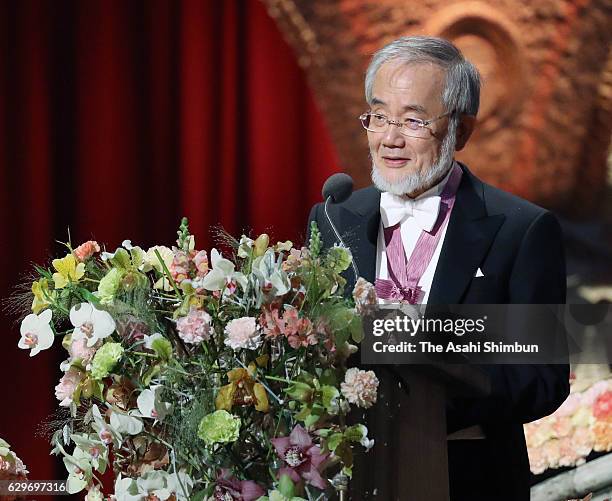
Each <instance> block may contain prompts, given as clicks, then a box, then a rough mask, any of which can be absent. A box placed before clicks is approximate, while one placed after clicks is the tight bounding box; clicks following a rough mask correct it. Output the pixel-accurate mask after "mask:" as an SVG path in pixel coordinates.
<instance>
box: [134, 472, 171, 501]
mask: <svg viewBox="0 0 612 501" xmlns="http://www.w3.org/2000/svg"><path fill="white" fill-rule="evenodd" d="M136 485H137V486H138V492H139V493H141V494H142V495H143V496H145V497H147V498H149V496H155V498H157V499H159V500H160V501H164V500H166V499H168V498H169V497H170V496H171V495H172V491H171V490H170V489H169V488H168V474H167V473H166V472H165V471H155V470H153V471H148V472H147V473H145V475H143V476H142V477H140V478H139V479H138V480H136Z"/></svg>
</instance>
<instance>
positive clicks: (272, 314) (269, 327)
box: [259, 308, 285, 338]
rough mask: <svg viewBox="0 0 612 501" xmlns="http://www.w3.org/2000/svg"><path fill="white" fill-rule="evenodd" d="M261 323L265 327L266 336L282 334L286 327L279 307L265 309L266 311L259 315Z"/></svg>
mask: <svg viewBox="0 0 612 501" xmlns="http://www.w3.org/2000/svg"><path fill="white" fill-rule="evenodd" d="M259 324H260V325H261V327H262V328H263V332H264V334H265V336H266V338H275V337H277V336H280V335H281V334H282V329H284V328H285V322H283V320H282V319H281V317H280V310H279V309H278V308H272V309H270V310H268V309H264V312H263V313H262V314H261V315H260V317H259Z"/></svg>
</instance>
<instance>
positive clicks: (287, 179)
mask: <svg viewBox="0 0 612 501" xmlns="http://www.w3.org/2000/svg"><path fill="white" fill-rule="evenodd" d="M0 32H1V33H2V37H0V40H1V41H0V86H1V88H0V89H1V92H0V176H1V177H0V197H1V198H0V210H1V211H2V212H1V215H0V232H1V233H0V234H1V235H2V238H1V244H0V245H1V247H0V262H1V263H2V264H3V272H2V273H0V290H1V291H2V297H3V298H6V297H7V296H8V295H9V293H10V291H11V288H12V287H13V286H14V285H15V284H16V283H17V282H18V281H19V280H21V279H23V274H24V272H25V271H27V270H28V268H29V266H30V263H31V262H37V263H41V262H46V261H47V260H48V259H49V258H50V257H51V256H52V255H54V254H58V253H60V252H61V246H59V244H56V243H55V240H60V241H66V240H67V238H68V229H70V235H71V238H72V242H73V243H75V244H78V243H80V242H81V241H83V240H85V239H89V238H92V237H93V238H96V239H97V240H98V241H99V242H104V243H106V244H107V245H108V246H109V248H111V249H112V248H114V247H115V246H116V245H118V244H119V243H120V242H121V241H122V240H123V239H125V238H131V239H132V240H133V242H134V243H138V244H140V245H142V246H143V247H146V246H149V245H151V244H153V243H163V244H167V245H171V244H172V242H173V240H174V239H175V231H176V227H177V226H178V223H179V219H180V217H181V216H182V215H186V216H188V217H189V218H190V222H191V228H192V231H193V232H194V233H195V235H196V239H197V242H198V247H200V248H209V247H210V245H211V244H212V243H213V242H212V240H211V238H210V236H211V235H210V231H209V229H210V228H211V227H212V226H213V225H215V224H221V225H223V227H224V228H226V229H227V230H228V231H230V232H231V233H233V234H237V233H238V232H240V231H242V230H247V231H248V230H249V229H251V230H252V231H253V232H254V234H257V233H259V232H261V231H264V230H266V231H268V232H270V233H272V234H273V235H274V236H275V237H277V238H278V239H283V240H284V239H287V238H289V239H294V240H298V241H299V240H300V238H301V237H302V236H303V233H304V230H305V222H306V217H307V214H308V209H309V207H310V205H312V204H313V203H315V202H316V201H317V200H319V198H320V195H319V192H320V187H321V185H322V183H323V181H324V180H325V178H326V177H327V176H328V175H330V174H332V173H333V172H335V171H337V170H338V164H337V157H336V154H335V152H334V149H333V146H332V145H331V143H330V140H329V137H328V134H327V132H326V130H325V123H324V122H323V120H322V118H321V115H320V113H319V111H318V110H317V107H316V104H315V102H314V100H313V96H312V94H311V92H310V90H309V88H308V85H307V83H306V79H305V76H304V73H303V72H302V71H301V70H300V69H299V67H298V66H297V64H296V60H295V57H294V55H293V54H292V52H291V50H290V48H289V47H288V45H287V44H286V43H285V41H284V40H283V39H282V37H281V35H280V33H279V31H278V29H277V28H276V26H275V24H274V21H273V20H272V19H271V18H270V17H269V16H268V14H267V12H266V10H265V7H264V6H263V5H262V4H261V3H259V2H258V1H257V0H224V1H223V2H218V1H212V0H211V1H189V0H183V1H180V2H179V1H172V0H164V1H162V0H147V1H135V0H131V1H130V2H124V1H110V0H99V1H87V2H81V1H73V2H70V1H54V0H49V1H20V2H4V3H2V4H1V5H0ZM2 321H3V324H2V325H3V328H2V333H1V335H0V349H1V350H2V351H1V353H2V361H3V363H2V371H1V374H2V377H1V378H0V390H1V393H0V399H1V400H0V401H1V404H0V409H1V411H0V436H1V437H3V438H5V439H6V440H8V441H9V442H10V443H11V444H12V445H13V448H14V450H16V452H17V453H18V454H19V455H20V456H21V458H22V459H23V460H24V462H25V463H26V464H27V466H28V467H29V469H30V471H31V478H35V479H54V478H63V477H64V473H63V471H62V470H61V469H58V468H57V464H56V463H54V462H53V461H52V460H51V459H49V457H48V450H49V447H48V442H47V440H46V439H45V438H44V437H42V436H40V433H41V430H40V423H41V422H42V421H43V420H44V419H45V418H47V417H48V416H49V415H50V414H51V413H52V412H53V410H54V409H56V408H57V402H56V400H55V398H54V396H53V386H54V385H55V384H56V382H57V380H58V379H59V377H60V371H59V367H58V366H59V362H60V361H61V357H62V355H63V354H62V353H60V352H61V351H62V350H61V349H60V348H59V343H56V346H55V349H52V350H48V351H46V352H42V353H40V354H39V355H37V356H36V358H35V359H33V360H30V359H29V358H28V355H27V353H25V352H23V351H21V350H19V349H18V348H17V341H18V338H19V324H18V322H17V319H16V317H15V315H14V314H12V313H11V312H10V311H7V309H6V308H5V309H4V311H3V313H2Z"/></svg>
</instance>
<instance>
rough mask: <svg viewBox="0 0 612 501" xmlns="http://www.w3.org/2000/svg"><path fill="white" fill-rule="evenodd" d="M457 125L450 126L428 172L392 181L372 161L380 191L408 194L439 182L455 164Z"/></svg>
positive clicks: (375, 181) (373, 177)
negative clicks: (438, 153)
mask: <svg viewBox="0 0 612 501" xmlns="http://www.w3.org/2000/svg"><path fill="white" fill-rule="evenodd" d="M453 129H455V127H449V129H448V132H447V134H446V136H445V137H444V139H443V141H442V144H441V146H440V156H439V158H438V160H437V161H436V162H435V163H434V164H433V165H432V166H431V168H429V169H428V170H427V171H426V172H416V173H411V174H407V175H406V177H404V178H403V179H399V180H397V181H393V182H390V181H388V180H386V179H385V178H384V177H383V175H382V174H381V173H380V170H379V169H378V167H376V164H375V163H374V162H372V182H373V183H374V186H376V187H377V188H378V189H379V190H380V191H386V192H388V193H391V194H392V195H406V194H408V193H415V192H419V193H422V192H424V191H427V190H428V189H429V188H431V187H432V186H433V185H434V184H436V183H437V182H439V181H440V180H442V179H443V178H444V176H445V175H446V174H447V173H448V170H449V169H450V168H451V167H452V165H453V159H454V156H455V144H456V141H457V140H456V135H455V130H453Z"/></svg>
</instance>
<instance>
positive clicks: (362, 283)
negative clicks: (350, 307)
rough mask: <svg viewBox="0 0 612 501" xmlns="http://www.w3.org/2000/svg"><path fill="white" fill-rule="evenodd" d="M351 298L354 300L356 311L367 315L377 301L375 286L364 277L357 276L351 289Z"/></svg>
mask: <svg viewBox="0 0 612 501" xmlns="http://www.w3.org/2000/svg"><path fill="white" fill-rule="evenodd" d="M353 299H354V300H355V310H356V311H357V313H359V314H360V315H369V314H371V313H372V311H373V310H374V309H375V308H376V304H377V302H378V298H377V297H376V288H375V287H374V286H373V285H372V284H371V283H370V282H368V281H367V280H365V279H364V278H362V277H359V278H358V279H357V283H356V284H355V287H354V289H353Z"/></svg>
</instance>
